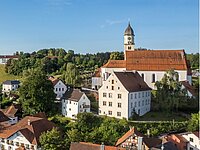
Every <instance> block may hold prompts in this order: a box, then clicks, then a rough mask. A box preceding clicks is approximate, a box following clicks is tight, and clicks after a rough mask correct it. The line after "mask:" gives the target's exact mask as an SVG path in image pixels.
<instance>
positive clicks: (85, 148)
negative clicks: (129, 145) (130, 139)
mask: <svg viewBox="0 0 200 150" xmlns="http://www.w3.org/2000/svg"><path fill="white" fill-rule="evenodd" d="M100 148H101V145H99V144H93V143H86V142H79V143H71V146H70V150H101V149H100ZM104 148H105V149H104V150H126V149H125V148H119V147H114V146H106V145H105V147H104Z"/></svg>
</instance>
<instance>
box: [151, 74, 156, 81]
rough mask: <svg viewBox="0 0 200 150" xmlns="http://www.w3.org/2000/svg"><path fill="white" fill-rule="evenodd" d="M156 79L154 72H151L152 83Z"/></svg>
mask: <svg viewBox="0 0 200 150" xmlns="http://www.w3.org/2000/svg"><path fill="white" fill-rule="evenodd" d="M155 81H156V76H155V74H154V73H153V74H152V83H154V82H155Z"/></svg>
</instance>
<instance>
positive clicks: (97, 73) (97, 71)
mask: <svg viewBox="0 0 200 150" xmlns="http://www.w3.org/2000/svg"><path fill="white" fill-rule="evenodd" d="M92 77H101V68H98V69H97V70H96V71H95V72H94V74H93V76H92Z"/></svg>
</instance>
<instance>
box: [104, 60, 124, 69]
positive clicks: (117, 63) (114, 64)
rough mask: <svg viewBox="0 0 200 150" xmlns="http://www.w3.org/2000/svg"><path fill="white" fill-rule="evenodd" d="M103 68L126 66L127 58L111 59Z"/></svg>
mask: <svg viewBox="0 0 200 150" xmlns="http://www.w3.org/2000/svg"><path fill="white" fill-rule="evenodd" d="M102 68H126V61H125V60H109V61H108V62H107V63H106V64H105V65H103V66H102Z"/></svg>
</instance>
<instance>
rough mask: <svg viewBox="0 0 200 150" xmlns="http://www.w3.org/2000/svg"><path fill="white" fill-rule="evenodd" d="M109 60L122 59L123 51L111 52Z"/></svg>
mask: <svg viewBox="0 0 200 150" xmlns="http://www.w3.org/2000/svg"><path fill="white" fill-rule="evenodd" d="M110 59H111V60H123V59H124V53H123V52H112V53H111V54H110Z"/></svg>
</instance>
